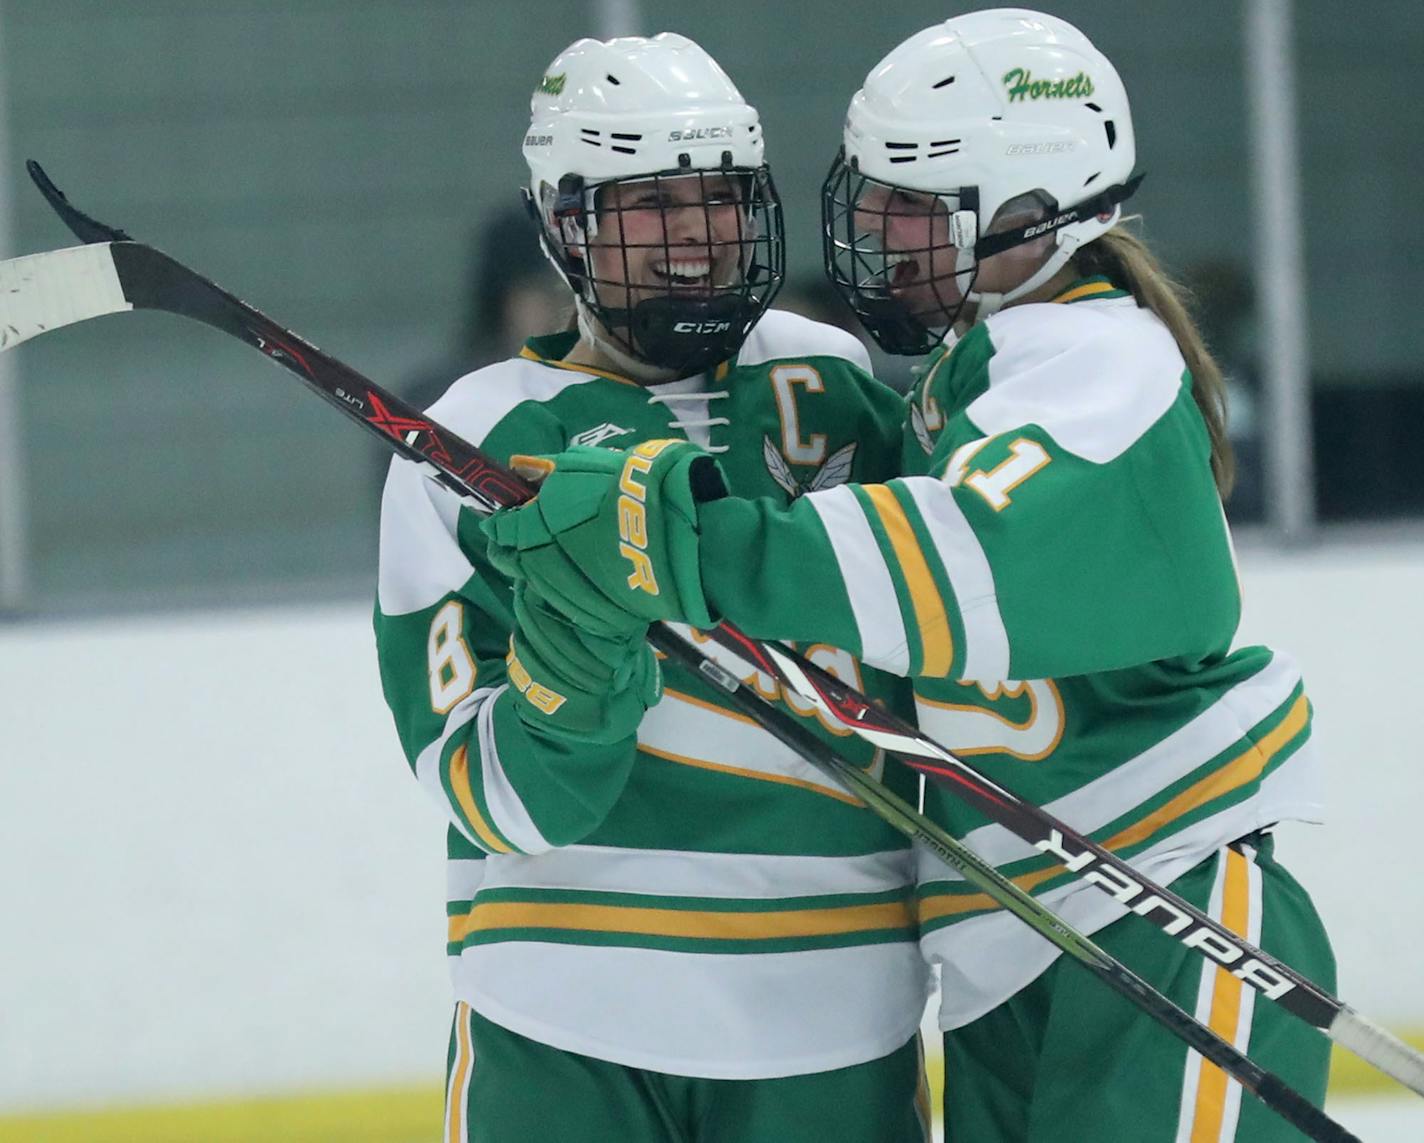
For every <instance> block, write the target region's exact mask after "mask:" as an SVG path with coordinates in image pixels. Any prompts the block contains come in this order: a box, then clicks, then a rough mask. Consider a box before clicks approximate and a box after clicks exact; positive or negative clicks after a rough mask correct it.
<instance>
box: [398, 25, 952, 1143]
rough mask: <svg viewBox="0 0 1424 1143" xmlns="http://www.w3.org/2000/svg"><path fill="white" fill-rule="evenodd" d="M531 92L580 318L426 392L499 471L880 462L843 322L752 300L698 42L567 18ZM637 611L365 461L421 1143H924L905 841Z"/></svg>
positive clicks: (870, 760) (749, 123) (412, 470)
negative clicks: (376, 499)
mask: <svg viewBox="0 0 1424 1143" xmlns="http://www.w3.org/2000/svg"><path fill="white" fill-rule="evenodd" d="M531 108H532V118H531V122H530V125H529V129H528V132H527V134H526V135H525V138H524V155H525V158H526V159H527V161H528V164H529V169H530V180H529V186H528V196H529V202H530V205H531V207H532V210H533V213H534V215H535V217H536V219H537V223H538V225H539V227H540V232H541V236H542V240H543V243H544V246H545V251H546V253H547V254H548V255H549V257H550V259H551V260H552V261H553V263H554V265H555V267H556V268H557V269H558V271H559V273H560V274H561V275H562V276H563V278H564V280H565V281H566V282H567V283H568V285H569V287H570V290H571V293H572V298H573V301H574V303H575V306H576V309H577V329H576V330H572V329H571V330H568V331H565V332H554V333H551V334H550V335H549V336H547V337H537V338H533V339H531V340H530V341H529V342H528V343H527V345H526V346H525V348H524V350H523V351H522V353H521V354H520V356H519V357H517V358H515V359H513V360H510V361H506V362H502V363H500V364H497V365H493V366H491V367H489V368H487V369H483V370H480V371H479V372H476V373H473V374H471V375H469V376H467V377H464V378H461V379H460V380H458V381H456V382H455V383H454V385H452V386H451V388H450V390H449V391H448V392H447V393H446V394H445V396H444V397H442V398H441V399H440V400H439V401H438V402H437V403H436V404H435V406H434V407H433V408H432V410H431V412H432V414H433V415H434V416H435V417H436V418H437V419H438V420H439V421H440V422H441V423H442V424H444V425H446V426H448V427H449V428H450V429H452V430H453V431H455V432H456V433H458V434H459V435H460V436H462V437H463V438H464V439H466V440H468V441H470V442H472V443H474V444H476V445H478V446H479V447H481V448H482V449H484V450H485V451H487V452H488V453H490V454H491V455H493V456H495V457H497V458H498V459H500V460H502V461H504V460H510V459H511V458H515V460H514V463H515V464H516V465H519V464H520V463H523V462H520V461H519V460H518V459H517V457H518V455H520V454H540V453H554V452H558V451H559V450H561V449H564V448H566V447H568V446H569V445H570V444H578V443H583V444H602V445H605V446H607V448H608V449H615V448H620V447H625V446H638V453H639V458H638V463H640V464H642V465H644V466H645V467H648V468H651V466H652V465H654V464H657V463H659V458H666V457H669V456H672V455H674V454H678V450H679V449H686V448H688V447H691V446H690V445H689V444H688V442H689V441H695V442H697V443H698V444H699V445H700V446H701V447H702V448H705V449H706V450H707V452H708V453H710V454H712V455H716V456H718V457H720V458H721V460H722V462H723V467H724V471H725V473H726V477H727V479H728V480H729V481H730V483H731V486H732V487H733V488H734V489H735V490H736V491H737V492H738V493H739V494H741V495H746V496H755V497H762V498H766V501H767V502H768V503H777V504H781V505H785V504H787V503H789V502H790V501H791V500H792V498H793V497H795V496H797V495H798V494H799V493H801V492H802V491H806V490H810V489H819V488H829V487H832V486H835V485H838V484H842V483H844V482H846V481H847V480H862V481H864V480H878V479H884V478H886V477H888V476H890V475H892V474H893V472H894V470H895V467H896V465H897V464H898V451H899V422H900V419H901V407H902V406H901V401H900V398H899V397H898V396H897V395H896V394H895V393H893V392H892V391H891V390H889V389H886V388H884V387H883V386H880V385H878V384H877V383H876V382H874V381H873V380H872V379H871V378H870V377H869V375H868V374H867V373H866V372H865V369H866V368H867V367H868V359H867V357H866V354H865V351H864V348H863V347H862V346H861V345H860V343H859V342H858V341H856V339H855V338H853V337H851V336H850V335H849V334H846V333H845V332H844V331H841V330H836V329H833V328H831V327H829V326H825V325H820V324H817V323H815V322H811V321H808V320H806V319H804V318H800V317H797V316H794V315H792V314H787V313H780V312H777V311H774V310H769V309H768V307H769V306H770V303H771V301H772V299H773V297H774V295H775V293H776V291H777V289H778V287H779V286H780V284H781V281H782V273H783V251H782V222H781V217H780V213H779V211H780V206H779V203H778V201H777V197H776V192H775V190H774V187H773V185H772V182H771V176H770V173H769V170H768V168H767V166H766V163H765V161H764V156H763V143H762V138H761V126H760V123H759V121H758V118H757V114H756V112H755V110H754V109H753V108H752V107H750V106H748V105H747V103H746V102H745V101H744V100H743V99H742V97H741V95H740V94H739V93H738V91H737V89H736V88H735V87H734V86H733V84H732V82H731V81H730V80H729V79H728V78H727V76H726V74H725V73H724V72H723V71H722V70H721V68H719V67H718V66H717V64H716V63H715V62H714V61H713V60H712V59H711V58H710V57H709V56H708V55H707V54H706V52H704V51H703V50H702V49H701V48H699V47H698V46H697V45H696V44H694V43H692V42H691V41H690V40H687V39H685V38H684V37H681V36H676V35H669V34H664V35H659V36H655V37H653V38H651V39H642V38H635V37H629V38H623V39H615V40H610V41H608V42H606V43H600V42H598V41H594V40H580V41H579V42H577V43H575V44H573V45H572V46H570V47H569V48H568V49H567V50H566V51H564V52H562V53H561V54H560V55H559V56H558V57H557V58H556V59H555V60H554V62H553V63H552V64H551V65H550V66H549V68H548V71H547V72H546V74H545V75H544V76H543V78H542V80H541V81H540V83H539V86H538V89H537V90H536V92H535V93H534V96H533V99H532V102H531ZM589 451H590V452H591V453H592V454H593V455H594V456H595V457H596V458H603V457H608V458H612V457H618V456H620V455H621V454H619V453H616V452H613V451H605V450H589ZM663 463H664V464H665V461H664V462H663ZM561 475H562V476H563V477H566V478H567V477H570V476H571V473H570V471H569V469H567V468H566V469H565V471H564V472H563V473H562V474H561ZM599 478H600V476H599V470H598V467H597V465H593V466H591V467H590V468H589V472H588V479H590V480H594V481H596V480H598V479H599ZM634 507H635V508H636V507H637V505H635V506H634ZM647 508H648V511H649V512H653V513H656V512H657V511H659V510H660V509H659V506H658V505H656V504H649V505H648V506H647ZM628 519H629V521H630V523H631V524H634V525H635V524H636V519H635V517H634V515H633V514H632V513H630V514H629V515H628ZM629 536H630V539H629V545H630V548H629V550H630V551H633V552H635V553H636V552H637V551H638V550H639V549H637V547H636V544H637V543H638V542H640V541H641V540H643V539H644V538H645V537H644V536H643V535H642V533H641V532H640V531H639V530H638V529H637V528H636V527H634V528H633V530H632V531H630V533H629ZM694 619H695V620H696V621H698V622H702V623H704V624H705V623H706V622H707V621H708V620H707V618H706V617H705V616H697V617H694ZM646 631H647V622H646V620H643V619H641V618H639V617H637V616H633V615H626V614H623V613H619V612H616V611H610V613H609V614H608V615H607V616H605V617H604V621H603V622H601V623H600V624H599V625H598V630H596V631H590V630H587V629H584V628H580V627H578V626H576V625H575V624H574V623H572V622H570V620H569V619H568V618H567V617H566V616H565V615H563V614H561V613H559V612H558V611H557V610H556V609H555V608H554V607H553V606H552V605H551V604H550V602H549V600H548V599H547V598H546V597H545V596H544V595H543V594H542V593H541V592H540V591H539V590H538V589H537V588H535V587H532V586H531V585H529V584H527V583H521V584H517V585H513V584H511V582H510V581H509V580H508V579H507V578H506V577H505V576H504V575H503V574H501V571H500V569H499V568H498V567H496V566H494V565H492V564H491V563H490V562H489V560H488V559H487V558H486V554H485V543H484V537H483V535H482V534H481V532H480V530H479V522H478V518H477V517H476V516H475V515H474V513H473V512H471V511H470V510H468V509H466V508H464V507H462V505H461V504H460V503H459V501H458V500H457V499H456V498H455V497H454V496H453V495H452V494H451V493H449V492H447V491H445V490H444V489H443V488H442V487H440V486H438V485H436V484H434V483H432V482H430V481H428V480H426V479H425V478H424V477H423V476H422V474H421V473H420V471H419V469H418V467H417V466H416V465H414V464H412V463H410V462H409V461H406V460H396V461H395V462H394V463H393V465H392V467H391V472H390V476H389V479H388V481H387V485H386V491H385V497H384V500H383V504H382V523H381V561H380V584H379V605H378V610H377V615H376V634H377V642H378V649H379V653H380V663H381V676H382V682H383V685H384V688H385V692H386V697H387V701H388V702H389V704H390V707H391V710H392V712H393V714H394V715H395V720H396V725H397V728H398V730H399V732H400V736H401V741H402V744H403V746H404V748H405V751H406V754H407V756H408V759H409V761H410V764H411V766H412V768H413V769H414V771H415V773H416V776H417V778H418V779H419V780H420V782H421V784H422V785H423V786H424V787H425V788H426V789H427V790H428V792H429V793H430V794H431V795H432V797H433V798H434V800H435V802H436V804H437V805H438V806H439V808H440V810H441V812H442V814H443V815H444V816H445V818H446V819H447V820H448V822H449V842H448V847H449V856H450V861H449V889H448V892H449V906H448V911H449V943H448V952H449V957H450V964H451V970H452V975H453V979H454V985H455V994H456V1001H457V1004H456V1012H455V1019H454V1024H453V1028H452V1032H451V1040H450V1051H449V1071H448V1080H449V1082H448V1101H447V1127H446V1139H447V1141H448V1143H510V1141H512V1140H519V1141H520V1143H570V1141H574V1140H615V1139H616V1140H620V1141H627V1143H673V1141H677V1143H761V1141H763V1140H771V1139H776V1140H786V1141H790V1143H795V1141H797V1140H805V1141H806V1143H811V1141H813V1140H815V1141H820V1140H826V1139H835V1140H837V1141H841V1143H922V1141H923V1140H925V1139H926V1138H927V1137H928V1135H927V1132H928V1114H927V1106H926V1103H925V1100H924V1091H923V1087H922V1077H923V1067H922V1065H921V1064H920V1059H919V1050H918V1049H919V1045H918V1035H917V1030H918V1027H919V1022H920V1018H921V1015H922V1013H923V1011H924V1005H925V999H926V995H927V972H926V970H925V966H924V963H923V961H922V959H921V957H920V955H919V951H918V947H917V930H916V925H915V919H914V896H915V881H916V874H915V863H914V858H913V854H912V853H911V851H910V849H909V847H908V844H907V843H906V842H905V840H904V839H903V838H902V837H901V836H900V835H899V834H898V833H896V832H895V831H894V830H892V829H891V828H890V827H889V826H887V825H886V824H885V823H884V822H883V821H881V820H880V819H879V818H878V817H876V816H875V815H874V814H872V813H871V812H869V811H868V810H867V809H866V808H865V807H864V806H863V805H861V804H860V803H859V802H858V801H857V800H856V799H854V798H851V797H849V796H847V795H846V794H845V793H844V792H843V791H842V790H841V789H840V788H839V787H838V786H837V785H835V784H834V783H833V782H831V781H829V780H828V779H826V778H825V777H823V776H822V775H821V774H820V772H819V771H817V770H816V769H814V768H813V767H812V766H810V765H809V764H807V763H805V762H803V761H802V760H801V759H800V758H799V757H798V756H796V755H795V754H793V753H792V752H791V751H790V750H788V749H787V748H786V747H784V746H782V745H781V744H780V743H779V742H777V741H776V740H775V739H774V738H772V737H771V735H769V734H768V733H766V732H764V731H762V730H761V729H759V728H758V727H757V726H756V725H755V724H754V723H752V722H751V721H750V720H749V719H747V718H746V717H745V716H743V715H742V714H740V713H739V712H737V711H736V710H735V708H733V707H732V706H731V705H730V703H729V702H728V701H727V700H726V698H725V697H723V692H721V691H719V690H717V689H716V688H714V687H712V686H711V685H709V684H707V683H706V682H704V681H703V680H701V679H700V678H699V677H698V676H697V675H696V674H695V673H693V672H690V671H687V670H685V669H682V668H680V667H673V666H669V667H667V668H665V669H663V668H660V666H659V664H658V662H657V661H656V660H655V659H654V657H653V654H652V652H651V651H650V650H649V648H648V646H647V644H646V642H645V635H646ZM807 650H808V654H810V655H812V656H813V657H814V658H815V659H816V660H817V661H818V662H820V663H822V664H823V665H824V666H826V667H827V668H828V669H830V670H832V671H835V672H837V673H839V674H841V675H842V676H843V677H844V678H846V679H847V681H849V682H852V683H853V684H854V685H856V686H862V687H866V688H869V689H870V690H871V691H872V692H873V693H876V694H877V695H880V696H882V697H883V698H884V699H885V701H887V702H894V701H897V698H898V696H899V695H900V693H901V692H902V691H903V692H904V693H905V694H906V695H907V694H908V691H907V689H906V688H904V687H903V685H902V684H901V683H900V681H899V680H896V679H893V678H891V677H888V676H884V675H880V674H879V673H877V672H875V671H871V670H864V671H863V670H862V669H861V667H860V665H859V664H858V663H857V662H856V661H855V660H854V659H853V658H852V657H851V656H850V655H848V654H846V653H844V652H842V651H839V650H837V649H836V648H834V647H832V646H830V645H824V644H822V645H818V646H815V647H811V648H808V649H807ZM756 682H757V683H758V685H760V686H761V687H762V688H763V689H765V688H767V687H770V686H772V685H773V684H772V683H771V682H770V680H756ZM803 719H804V721H806V722H807V723H808V724H809V725H811V726H812V727H813V728H818V727H819V723H818V722H817V719H816V718H815V716H814V713H813V712H811V711H809V710H807V711H805V712H803ZM823 732H824V733H829V731H823ZM858 760H859V761H860V762H862V763H863V764H865V765H873V766H876V767H877V769H879V767H881V766H882V765H883V758H877V756H876V754H875V752H873V751H872V750H870V749H869V748H868V747H867V748H865V749H864V750H863V751H862V752H861V754H860V756H859V758H858ZM885 777H886V780H887V781H888V782H890V783H892V784H895V785H897V786H899V788H900V789H901V791H902V792H909V791H910V790H912V789H913V776H912V775H909V774H908V773H905V772H900V773H896V772H894V770H893V768H892V771H891V772H890V773H889V774H886V775H885Z"/></svg>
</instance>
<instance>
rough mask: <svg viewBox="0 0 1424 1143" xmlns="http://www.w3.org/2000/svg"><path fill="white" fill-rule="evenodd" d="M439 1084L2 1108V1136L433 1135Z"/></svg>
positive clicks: (350, 1139)
mask: <svg viewBox="0 0 1424 1143" xmlns="http://www.w3.org/2000/svg"><path fill="white" fill-rule="evenodd" d="M444 1103H445V1092H444V1088H443V1087H442V1086H441V1085H439V1084H430V1085H425V1086H419V1087H400V1088H380V1089H376V1090H363V1091H351V1092H324V1093H321V1094H319V1095H303V1096H272V1097H263V1098H254V1099H232V1100H215V1101H212V1102H208V1103H196V1102H195V1103H186V1104H175V1105H166V1106H162V1107H125V1108H113V1109H108V1110H95V1111H67V1112H52V1113H48V1114H42V1115H41V1114H35V1115H24V1116H0V1143H194V1141H195V1140H202V1143H256V1141H258V1140H260V1141H261V1143H335V1141H336V1140H340V1141H341V1143H437V1141H438V1140H439V1139H440V1130H441V1125H442V1123H443V1122H444V1114H445V1113H444Z"/></svg>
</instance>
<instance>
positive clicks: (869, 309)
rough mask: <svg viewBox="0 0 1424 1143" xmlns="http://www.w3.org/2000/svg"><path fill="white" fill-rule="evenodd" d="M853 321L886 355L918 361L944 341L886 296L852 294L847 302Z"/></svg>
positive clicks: (863, 291) (940, 332)
mask: <svg viewBox="0 0 1424 1143" xmlns="http://www.w3.org/2000/svg"><path fill="white" fill-rule="evenodd" d="M847 300H848V301H850V304H851V308H852V309H854V310H855V314H856V317H858V318H859V319H860V321H861V324H862V325H864V326H865V328H866V330H867V331H869V333H870V335H871V337H873V338H875V344H876V345H878V346H880V348H881V349H883V350H884V351H885V352H886V353H893V354H896V355H898V356H904V357H918V356H920V355H921V354H924V353H928V352H929V351H930V350H931V349H933V348H934V347H935V346H936V345H938V344H939V343H940V341H941V339H942V338H943V337H944V331H943V330H940V331H936V330H933V329H930V328H929V327H928V326H927V325H925V323H924V322H922V321H920V319H919V318H917V317H916V316H915V315H914V314H913V313H911V312H910V310H909V309H908V308H907V307H906V306H904V305H902V304H901V303H900V302H897V301H896V300H895V299H894V298H892V297H890V296H888V295H886V294H875V293H872V292H870V291H868V290H856V291H855V292H854V297H853V299H852V298H848V299H847Z"/></svg>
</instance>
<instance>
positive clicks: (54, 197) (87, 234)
mask: <svg viewBox="0 0 1424 1143" xmlns="http://www.w3.org/2000/svg"><path fill="white" fill-rule="evenodd" d="M25 170H27V171H29V172H30V178H32V179H34V181H35V186H37V187H39V188H40V194H42V195H44V196H45V201H46V202H48V203H49V204H50V206H52V207H54V212H55V213H56V214H57V215H59V217H60V218H61V219H62V220H63V221H64V225H65V226H67V227H69V229H70V230H72V231H74V236H75V237H76V238H78V239H79V241H80V242H132V241H133V239H132V238H131V237H130V236H129V235H128V234H125V233H124V232H123V231H122V230H118V229H116V228H115V227H112V226H105V225H104V224H103V223H102V222H100V221H99V220H98V219H96V218H90V217H89V216H88V215H87V214H85V213H84V212H83V211H82V210H79V209H78V208H77V207H75V206H72V205H71V204H70V202H69V199H67V198H65V196H64V192H63V191H62V190H60V189H59V188H58V187H57V186H55V185H54V181H53V180H52V179H51V178H50V177H49V176H48V175H47V174H45V169H44V168H43V167H42V166H40V165H39V163H37V162H35V160H34V159H26V160H25Z"/></svg>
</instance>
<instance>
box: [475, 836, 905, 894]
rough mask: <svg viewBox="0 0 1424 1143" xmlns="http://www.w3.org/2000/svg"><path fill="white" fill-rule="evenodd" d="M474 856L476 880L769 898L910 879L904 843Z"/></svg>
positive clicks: (577, 848)
mask: <svg viewBox="0 0 1424 1143" xmlns="http://www.w3.org/2000/svg"><path fill="white" fill-rule="evenodd" d="M477 864H479V865H482V866H485V870H484V881H483V886H482V887H483V888H486V889H504V888H510V887H516V886H517V887H519V888H524V889H590V890H598V891H600V892H606V893H645V894H649V895H660V896H674V897H728V898H740V899H755V898H765V899H775V898H781V897H812V896H816V895H817V894H821V893H879V892H884V891H885V890H887V889H891V888H894V887H896V886H901V885H904V886H908V885H912V884H913V883H914V863H913V859H912V857H911V854H910V851H909V850H907V849H894V850H887V851H883V852H880V853H867V854H861V855H858V856H855V857H812V856H802V855H789V854H771V853H706V852H698V851H682V850H662V849H623V848H619V847H616V846H603V845H566V846H562V847H560V848H558V849H555V850H552V851H550V852H549V853H541V854H540V855H539V856H538V858H537V859H532V858H529V857H525V856H523V855H521V854H517V853H502V854H497V855H495V856H493V857H489V858H486V859H485V860H484V861H480V862H478V863H477ZM454 899H455V900H465V899H467V898H464V897H460V898H454Z"/></svg>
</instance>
